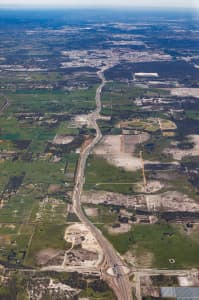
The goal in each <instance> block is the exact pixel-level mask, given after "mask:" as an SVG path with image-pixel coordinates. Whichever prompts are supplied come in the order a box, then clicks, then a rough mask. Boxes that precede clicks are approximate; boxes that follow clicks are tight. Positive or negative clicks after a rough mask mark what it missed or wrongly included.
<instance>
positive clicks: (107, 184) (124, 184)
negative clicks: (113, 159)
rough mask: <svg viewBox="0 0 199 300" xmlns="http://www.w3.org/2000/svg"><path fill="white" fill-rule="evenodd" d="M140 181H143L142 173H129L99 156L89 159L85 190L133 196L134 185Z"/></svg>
mask: <svg viewBox="0 0 199 300" xmlns="http://www.w3.org/2000/svg"><path fill="white" fill-rule="evenodd" d="M140 180H142V174H141V171H137V172H127V171H125V170H124V169H122V168H117V167H115V166H113V165H111V164H109V163H108V162H107V161H106V160H105V159H103V158H100V157H97V156H92V157H90V158H89V159H88V162H87V168H86V184H85V189H96V190H105V191H111V192H116V193H124V194H132V193H133V183H135V182H137V181H140ZM131 182H132V184H131Z"/></svg>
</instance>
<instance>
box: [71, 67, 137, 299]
mask: <svg viewBox="0 0 199 300" xmlns="http://www.w3.org/2000/svg"><path fill="white" fill-rule="evenodd" d="M108 68H110V66H105V67H103V68H102V69H101V70H100V71H98V72H97V75H98V77H99V78H100V79H101V81H102V83H101V84H100V86H99V87H98V88H97V90H96V98H95V99H96V110H95V111H94V112H93V113H91V114H90V116H89V117H90V121H91V123H92V125H93V128H95V130H96V136H95V138H94V139H93V140H92V141H91V143H90V144H89V145H88V146H87V147H85V148H84V149H83V150H82V151H81V153H80V158H79V162H78V168H77V173H76V179H75V187H74V191H73V196H72V201H73V209H74V212H75V213H76V214H77V216H78V217H79V219H80V221H81V222H82V223H83V224H85V225H86V226H87V228H88V229H89V230H90V231H91V232H92V234H93V236H94V237H95V238H96V240H97V242H98V243H99V245H100V247H101V248H102V251H103V254H104V262H105V264H106V267H107V268H112V272H113V276H111V275H108V274H106V275H105V274H104V275H105V277H106V279H107V280H108V281H109V283H110V285H111V287H112V288H113V290H114V292H115V294H116V297H117V299H118V300H132V290H131V286H130V282H129V277H128V275H126V274H125V271H124V262H123V260H122V259H121V258H120V256H119V255H118V254H117V252H116V251H115V249H114V248H113V246H112V245H111V243H109V241H108V240H107V239H106V238H105V237H104V236H103V234H102V233H101V231H100V230H99V229H97V228H96V227H95V226H94V225H93V224H92V223H91V222H90V221H89V220H88V219H87V217H86V216H85V214H84V212H83V210H82V207H81V193H82V190H83V185H84V182H85V177H84V172H85V167H86V161H87V158H88V156H89V154H90V153H91V151H92V150H93V148H94V146H95V145H96V144H97V143H98V142H99V141H100V139H101V138H102V133H101V130H100V128H99V126H98V125H97V119H99V118H100V112H101V92H102V89H103V87H104V86H105V84H106V80H105V77H104V71H105V70H106V69H108Z"/></svg>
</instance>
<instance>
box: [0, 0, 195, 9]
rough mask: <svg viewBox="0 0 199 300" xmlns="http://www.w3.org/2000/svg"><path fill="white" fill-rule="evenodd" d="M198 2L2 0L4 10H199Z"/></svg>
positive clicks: (0, 2) (0, 0)
mask: <svg viewBox="0 0 199 300" xmlns="http://www.w3.org/2000/svg"><path fill="white" fill-rule="evenodd" d="M187 2H188V3H187ZM197 2H198V1H197V0H193V1H187V0H175V1H173V0H159V1H152V0H134V1H130V0H123V1H122V5H121V1H120V0H115V1H114V0H96V1H95V3H94V4H93V1H92V0H69V1H67V2H66V1H65V0H57V1H56V0H29V1H28V3H27V1H25V0H0V7H1V8H2V7H3V8H12V7H13V8H17V7H18V8H22V7H24V8H33V7H34V8H37V7H38V8H41V7H42V8H51V7H52V8H55V7H56V8H62V7H64V8H84V7H85V8H122V7H123V8H125V7H128V8H131V7H132V8H178V9H180V8H181V9H183V8H199V3H197Z"/></svg>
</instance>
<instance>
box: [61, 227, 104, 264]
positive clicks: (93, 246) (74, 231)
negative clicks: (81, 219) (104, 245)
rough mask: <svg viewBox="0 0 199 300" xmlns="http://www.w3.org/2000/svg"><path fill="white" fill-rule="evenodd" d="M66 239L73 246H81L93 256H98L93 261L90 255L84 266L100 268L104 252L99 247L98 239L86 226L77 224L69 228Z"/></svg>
mask: <svg viewBox="0 0 199 300" xmlns="http://www.w3.org/2000/svg"><path fill="white" fill-rule="evenodd" d="M64 239H65V240H66V241H67V242H69V243H72V245H73V246H74V245H81V247H82V249H83V250H87V251H88V252H90V253H91V252H92V253H93V254H97V256H96V257H97V259H93V260H92V256H91V255H89V256H88V257H86V258H87V259H84V261H82V264H86V265H87V266H98V265H99V264H100V263H101V261H102V258H103V253H102V250H101V248H100V246H99V245H98V243H97V241H96V239H95V238H94V237H93V235H92V234H91V233H90V231H89V230H88V228H87V227H86V226H85V225H84V224H82V223H75V224H72V225H70V226H69V227H67V228H66V231H65V237H64ZM84 253H85V251H84ZM84 257H85V255H84ZM89 259H90V260H89Z"/></svg>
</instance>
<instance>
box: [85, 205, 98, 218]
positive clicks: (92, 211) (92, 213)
mask: <svg viewBox="0 0 199 300" xmlns="http://www.w3.org/2000/svg"><path fill="white" fill-rule="evenodd" d="M84 210H85V213H86V215H87V216H88V217H97V216H98V209H97V208H95V207H84Z"/></svg>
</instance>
